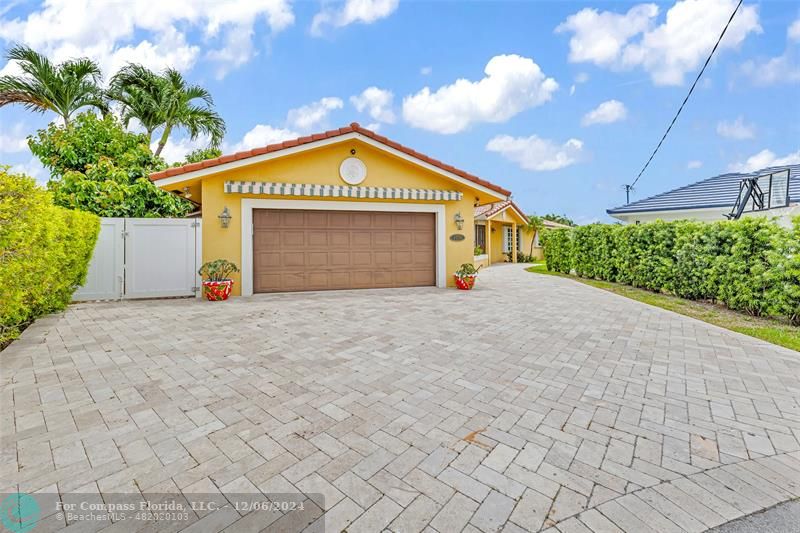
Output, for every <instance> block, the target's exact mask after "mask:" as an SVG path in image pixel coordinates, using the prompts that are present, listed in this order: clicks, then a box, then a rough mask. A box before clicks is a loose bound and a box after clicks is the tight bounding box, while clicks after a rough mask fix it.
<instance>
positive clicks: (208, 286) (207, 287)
mask: <svg viewBox="0 0 800 533" xmlns="http://www.w3.org/2000/svg"><path fill="white" fill-rule="evenodd" d="M232 288H233V280H232V279H226V280H222V281H204V282H203V294H205V295H206V300H208V301H209V302H221V301H223V300H227V299H228V296H230V295H231V289H232Z"/></svg>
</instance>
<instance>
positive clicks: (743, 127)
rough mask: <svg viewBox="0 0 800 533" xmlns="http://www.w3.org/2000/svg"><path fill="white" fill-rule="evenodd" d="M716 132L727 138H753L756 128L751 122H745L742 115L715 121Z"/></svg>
mask: <svg viewBox="0 0 800 533" xmlns="http://www.w3.org/2000/svg"><path fill="white" fill-rule="evenodd" d="M717 133H718V134H719V135H720V136H722V137H725V138H727V139H736V140H739V141H741V140H744V139H753V138H755V136H756V128H755V126H754V125H753V124H746V123H745V121H744V118H743V117H741V116H740V117H738V118H737V119H736V120H734V121H728V120H721V121H720V122H718V123H717Z"/></svg>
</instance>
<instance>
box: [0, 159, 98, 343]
mask: <svg viewBox="0 0 800 533" xmlns="http://www.w3.org/2000/svg"><path fill="white" fill-rule="evenodd" d="M99 230H100V219H99V218H98V217H97V216H95V215H92V214H89V213H84V212H82V211H70V210H68V209H64V208H62V207H56V206H55V205H53V202H52V199H51V196H50V194H49V193H48V192H47V191H45V190H44V189H42V188H40V187H38V186H37V185H36V182H35V181H34V180H33V179H32V178H29V177H27V176H24V175H21V174H12V173H10V172H9V171H8V167H0V348H2V347H3V346H4V345H5V344H7V343H8V342H9V341H11V340H12V339H14V338H16V337H17V336H18V335H19V332H20V329H21V328H23V327H24V326H25V325H26V324H28V323H29V322H30V321H31V320H33V319H35V318H36V317H38V316H40V315H43V314H46V313H50V312H52V311H58V310H60V309H63V308H64V307H65V306H66V305H67V304H68V303H69V301H70V298H71V297H72V293H73V292H74V291H75V289H76V288H77V287H78V286H80V285H81V284H82V283H83V282H84V281H85V279H86V272H87V269H88V266H89V260H90V259H91V257H92V252H93V250H94V245H95V241H96V240H97V234H98V232H99Z"/></svg>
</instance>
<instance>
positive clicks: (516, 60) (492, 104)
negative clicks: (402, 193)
mask: <svg viewBox="0 0 800 533" xmlns="http://www.w3.org/2000/svg"><path fill="white" fill-rule="evenodd" d="M484 72H485V73H486V77H485V78H483V79H481V80H479V81H470V80H467V79H463V78H462V79H458V80H456V81H455V82H454V83H452V84H451V85H445V86H443V87H440V88H439V89H437V90H436V91H435V92H432V91H431V89H430V88H428V87H425V88H424V89H422V90H421V91H419V92H418V93H416V94H413V95H410V96H406V97H405V98H404V99H403V118H405V120H406V122H408V123H409V124H411V125H412V126H415V127H417V128H422V129H426V130H430V131H435V132H437V133H458V132H460V131H463V130H465V129H466V128H468V127H469V126H470V124H472V123H475V122H505V121H506V120H508V119H510V118H511V117H513V116H514V115H516V114H518V113H520V112H522V111H524V110H526V109H529V108H532V107H536V106H538V105H541V104H543V103H545V102H547V101H548V100H550V98H552V95H553V93H554V92H555V91H556V90H557V89H558V83H556V81H555V80H554V79H553V78H548V77H546V76H545V74H544V73H543V72H542V69H541V68H539V65H537V64H536V63H534V62H533V60H532V59H529V58H527V57H521V56H518V55H513V54H512V55H499V56H495V57H493V58H492V59H490V60H489V62H488V63H487V64H486V68H485V69H484Z"/></svg>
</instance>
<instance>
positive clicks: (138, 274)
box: [72, 218, 201, 301]
mask: <svg viewBox="0 0 800 533" xmlns="http://www.w3.org/2000/svg"><path fill="white" fill-rule="evenodd" d="M200 247H201V229H200V219H193V218H102V219H100V235H99V237H98V238H97V245H96V246H95V249H94V255H93V257H92V262H91V264H90V265H89V274H88V276H87V277H86V283H85V284H84V285H83V287H80V288H79V289H78V290H77V291H75V294H73V295H72V299H73V300H74V301H86V300H119V299H122V298H161V297H169V296H193V295H195V294H199V292H198V290H199V289H198V287H200V282H201V280H200V277H199V276H198V274H197V269H198V268H200V262H201V254H200V249H201V248H200Z"/></svg>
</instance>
